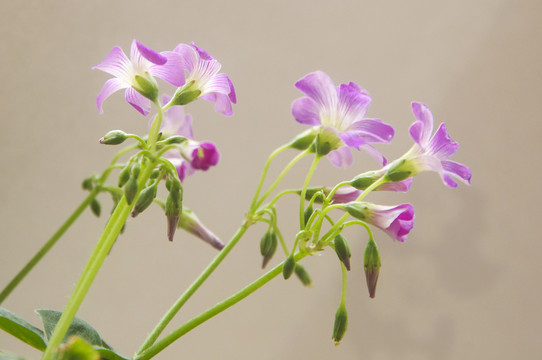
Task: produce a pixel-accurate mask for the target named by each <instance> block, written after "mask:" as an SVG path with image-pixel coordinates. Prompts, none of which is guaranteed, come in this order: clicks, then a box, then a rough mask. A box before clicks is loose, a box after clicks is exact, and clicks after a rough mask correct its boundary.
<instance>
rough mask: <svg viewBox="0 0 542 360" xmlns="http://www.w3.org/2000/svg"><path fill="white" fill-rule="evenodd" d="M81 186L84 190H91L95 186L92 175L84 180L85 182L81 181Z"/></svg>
mask: <svg viewBox="0 0 542 360" xmlns="http://www.w3.org/2000/svg"><path fill="white" fill-rule="evenodd" d="M81 187H82V188H83V190H88V191H91V190H92V189H93V188H94V181H93V180H92V176H91V177H88V178H86V179H85V180H83V182H82V183H81Z"/></svg>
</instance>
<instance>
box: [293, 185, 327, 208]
mask: <svg viewBox="0 0 542 360" xmlns="http://www.w3.org/2000/svg"><path fill="white" fill-rule="evenodd" d="M325 191H326V188H325V187H322V186H320V187H309V188H307V190H306V191H305V200H307V201H311V200H312V198H313V197H314V202H315V203H317V204H320V203H322V200H323V198H324V197H325ZM318 192H319V193H320V194H318V195H316V193H318ZM296 194H297V195H299V196H301V190H296ZM315 195H316V196H315Z"/></svg>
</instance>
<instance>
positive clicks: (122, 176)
mask: <svg viewBox="0 0 542 360" xmlns="http://www.w3.org/2000/svg"><path fill="white" fill-rule="evenodd" d="M130 170H131V169H130V167H129V166H126V167H125V168H124V169H122V170H121V171H120V173H119V182H118V185H119V187H123V186H124V184H126V182H128V180H129V179H130Z"/></svg>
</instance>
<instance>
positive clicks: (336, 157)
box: [327, 146, 352, 168]
mask: <svg viewBox="0 0 542 360" xmlns="http://www.w3.org/2000/svg"><path fill="white" fill-rule="evenodd" d="M327 158H328V160H329V161H330V162H331V164H333V165H335V166H337V167H343V168H345V167H348V166H350V165H352V151H350V149H349V148H348V146H342V147H340V148H338V149H335V150H333V151H331V152H330V153H329V154H327Z"/></svg>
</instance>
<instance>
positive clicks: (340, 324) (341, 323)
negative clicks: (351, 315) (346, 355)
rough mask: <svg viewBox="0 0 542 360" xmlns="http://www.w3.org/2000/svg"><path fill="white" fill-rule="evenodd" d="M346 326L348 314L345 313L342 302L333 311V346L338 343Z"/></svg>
mask: <svg viewBox="0 0 542 360" xmlns="http://www.w3.org/2000/svg"><path fill="white" fill-rule="evenodd" d="M347 328H348V314H347V313H346V307H345V306H344V304H341V305H340V306H339V308H338V309H337V312H336V313H335V323H334V324H333V335H332V337H331V338H332V339H333V341H334V342H335V346H337V345H339V344H340V342H341V340H342V338H343V337H344V334H345V333H346V329H347Z"/></svg>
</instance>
